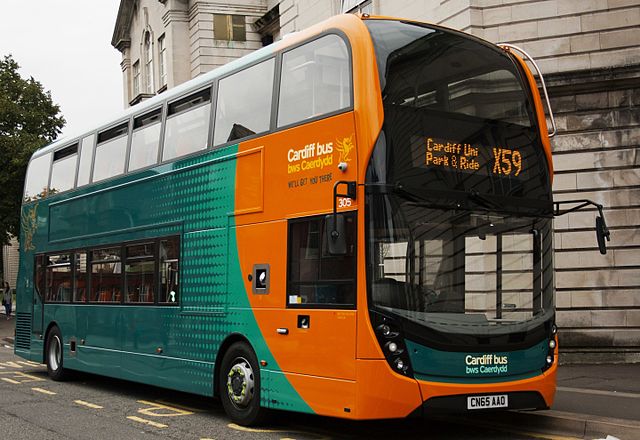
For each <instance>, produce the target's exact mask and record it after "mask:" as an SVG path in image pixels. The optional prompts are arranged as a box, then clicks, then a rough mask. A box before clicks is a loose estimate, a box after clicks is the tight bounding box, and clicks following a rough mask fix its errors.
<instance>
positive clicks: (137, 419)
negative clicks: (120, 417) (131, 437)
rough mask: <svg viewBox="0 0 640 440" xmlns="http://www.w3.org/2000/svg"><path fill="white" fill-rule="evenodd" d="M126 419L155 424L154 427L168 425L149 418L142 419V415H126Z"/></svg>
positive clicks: (165, 426)
mask: <svg viewBox="0 0 640 440" xmlns="http://www.w3.org/2000/svg"><path fill="white" fill-rule="evenodd" d="M127 419H129V420H133V421H134V422H138V423H144V424H145V425H150V426H155V427H156V428H167V427H168V426H169V425H163V424H162V423H158V422H153V421H151V420H147V419H143V418H142V417H136V416H127Z"/></svg>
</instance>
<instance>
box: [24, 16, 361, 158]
mask: <svg viewBox="0 0 640 440" xmlns="http://www.w3.org/2000/svg"><path fill="white" fill-rule="evenodd" d="M353 20H358V21H360V20H361V17H360V16H358V15H355V14H342V15H336V16H333V17H330V18H328V19H326V20H324V21H322V22H320V23H318V24H316V25H313V26H311V27H309V28H307V29H305V30H303V31H298V32H293V33H291V34H287V35H285V37H284V38H283V39H281V40H279V41H277V42H274V43H273V44H271V45H269V46H265V47H262V48H260V49H257V50H256V51H254V52H251V53H249V54H247V55H245V56H243V57H241V58H238V59H236V60H233V61H231V62H229V63H227V64H225V65H223V66H220V67H218V68H216V69H213V70H211V71H209V72H207V73H204V74H202V75H200V76H198V77H196V78H193V79H191V80H189V81H186V82H184V83H182V84H179V85H177V86H175V87H173V88H171V89H169V90H167V91H166V92H164V93H161V94H158V95H155V96H154V97H152V98H149V99H147V100H145V101H143V102H141V103H139V104H137V105H134V106H132V107H129V108H127V109H125V110H123V111H122V112H121V113H120V114H119V115H117V116H112V117H110V118H109V119H107V120H106V121H103V123H101V124H96V125H94V126H93V127H92V128H91V129H86V128H84V127H83V128H84V129H82V130H79V131H73V132H71V133H70V134H68V135H66V136H63V137H61V138H59V139H57V140H55V141H54V142H52V143H51V144H48V145H46V146H44V147H42V148H40V149H39V150H37V151H36V152H35V153H33V155H32V157H31V159H32V160H33V159H34V158H36V157H39V156H42V155H44V154H47V153H49V152H51V151H54V150H56V149H57V148H58V147H60V146H63V145H67V144H69V143H72V142H73V141H76V140H78V139H81V138H82V137H84V136H88V135H90V134H91V133H94V132H95V131H96V130H98V131H99V130H101V129H104V128H107V127H109V126H111V125H113V124H116V123H118V122H122V121H123V120H125V119H128V118H130V117H131V116H132V115H137V114H141V113H144V112H145V111H146V110H149V109H152V108H153V107H156V106H159V105H160V104H162V103H164V102H165V101H171V100H174V99H176V98H178V97H181V96H183V95H186V94H188V93H190V92H192V91H196V90H198V89H199V88H201V87H203V86H204V85H206V84H208V83H211V82H213V81H214V80H215V79H217V78H220V77H223V76H225V75H227V74H229V73H231V72H233V71H236V70H242V69H243V68H244V67H246V66H249V65H251V64H253V63H256V62H258V61H261V60H264V59H267V58H269V57H270V56H273V55H274V54H275V53H276V52H278V51H282V50H284V49H286V48H287V47H289V46H293V45H296V44H297V43H299V42H301V41H303V40H306V39H308V38H310V37H313V36H314V35H318V34H320V33H322V32H323V31H325V30H327V29H330V28H334V29H336V28H337V29H343V28H344V26H342V25H341V23H345V22H348V21H353Z"/></svg>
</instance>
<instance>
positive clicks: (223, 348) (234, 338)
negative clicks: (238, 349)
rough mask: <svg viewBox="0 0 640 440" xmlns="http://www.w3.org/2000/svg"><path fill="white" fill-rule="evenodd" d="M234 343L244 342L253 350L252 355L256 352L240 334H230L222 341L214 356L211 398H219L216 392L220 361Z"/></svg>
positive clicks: (217, 391)
mask: <svg viewBox="0 0 640 440" xmlns="http://www.w3.org/2000/svg"><path fill="white" fill-rule="evenodd" d="M236 342H244V343H246V344H247V345H248V346H249V347H250V348H251V350H253V352H254V353H255V352H256V350H255V349H254V348H253V345H251V342H249V339H248V338H247V337H246V336H245V335H243V334H240V333H232V334H230V335H229V336H227V337H226V338H225V340H224V341H222V344H220V348H219V349H218V353H217V354H216V360H215V363H214V369H213V396H214V397H217V396H219V394H218V393H219V391H220V390H218V379H219V374H220V366H221V364H222V359H223V358H224V354H225V353H226V352H227V350H228V349H229V347H231V346H232V345H233V344H235V343H236Z"/></svg>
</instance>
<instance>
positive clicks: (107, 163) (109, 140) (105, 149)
mask: <svg viewBox="0 0 640 440" xmlns="http://www.w3.org/2000/svg"><path fill="white" fill-rule="evenodd" d="M128 132H129V123H128V122H123V123H122V124H119V125H116V126H115V127H112V128H110V129H108V130H105V131H103V132H100V133H98V145H97V146H96V159H95V165H94V166H93V181H94V182H99V181H100V180H104V179H108V178H109V177H114V176H118V175H120V174H122V173H123V172H124V162H125V158H126V150H127V133H128Z"/></svg>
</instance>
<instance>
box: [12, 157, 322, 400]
mask: <svg viewBox="0 0 640 440" xmlns="http://www.w3.org/2000/svg"><path fill="white" fill-rule="evenodd" d="M237 151H238V146H237V145H235V146H229V147H225V148H221V149H217V150H212V151H209V152H207V153H205V154H203V155H199V156H193V157H190V158H187V159H185V160H182V161H179V162H176V163H173V164H165V165H161V166H158V167H155V168H153V169H151V170H145V171H142V172H140V173H136V174H133V175H129V176H123V177H119V178H115V179H112V180H110V181H107V182H103V183H101V184H99V185H94V186H90V187H86V188H81V189H79V190H76V191H72V192H69V193H63V194H60V195H54V196H51V197H50V198H48V199H45V200H41V201H40V202H38V204H37V205H27V206H25V207H24V208H23V212H24V213H25V216H27V217H28V218H31V219H33V220H32V221H31V220H30V221H31V223H32V227H31V229H30V231H31V234H32V243H33V244H34V246H33V247H34V248H37V249H38V252H52V251H59V250H66V249H73V248H83V247H93V246H101V245H108V244H113V243H119V242H124V241H130V240H140V239H145V238H155V237H160V236H167V235H172V234H180V235H181V245H182V254H181V255H182V258H181V261H180V271H181V272H180V277H181V278H180V279H181V290H182V292H181V295H180V306H179V307H173V306H169V307H163V306H130V305H125V306H123V305H110V306H106V305H105V306H97V305H80V306H74V307H69V306H59V305H55V304H47V305H45V314H46V315H47V320H46V321H45V323H48V322H50V321H51V320H52V319H58V320H60V321H61V322H64V324H62V332H63V339H64V340H65V343H68V340H69V338H70V337H72V336H73V337H76V339H77V340H78V341H81V340H83V339H84V340H85V344H80V342H79V343H78V344H79V345H78V353H77V355H76V357H75V358H74V359H73V360H72V361H70V366H72V367H73V368H78V369H82V370H85V371H90V372H93V373H97V374H103V375H106V376H111V377H122V378H124V379H128V380H133V381H138V382H142V383H147V384H152V385H157V386H162V387H165V388H170V389H177V390H183V391H188V392H193V393H197V394H203V395H211V393H212V388H213V387H212V385H213V373H214V365H215V362H216V358H217V354H218V349H219V347H220V345H221V344H222V342H223V341H224V340H225V338H227V337H228V336H229V335H232V334H241V335H243V336H244V337H246V338H247V339H248V340H249V342H250V343H251V345H252V346H253V347H254V349H255V351H256V353H257V355H258V358H259V359H264V360H266V361H267V362H268V365H269V369H270V370H269V371H264V373H263V376H264V377H265V380H264V382H263V386H262V388H263V393H264V396H263V404H265V405H267V406H271V407H275V408H282V409H289V410H295V411H303V412H312V409H311V408H310V407H309V405H307V404H306V402H304V400H303V399H302V398H301V397H300V396H299V394H298V393H297V392H296V391H295V389H294V388H293V386H292V385H291V384H290V383H289V381H288V380H287V378H286V376H285V375H284V374H282V373H281V372H280V367H279V366H278V364H277V362H276V361H275V358H274V357H273V355H272V354H271V351H270V350H269V347H268V346H267V344H266V342H265V339H264V337H263V336H262V333H261V331H260V328H259V326H258V323H257V321H256V319H255V316H254V313H253V311H252V309H251V305H250V303H249V298H248V292H247V291H246V289H245V283H244V277H243V274H242V273H241V271H240V262H239V260H238V258H239V257H238V249H237V240H236V235H235V234H236V229H235V223H234V217H233V212H234V202H235V177H236V160H235V158H234V154H235V153H236V152H237ZM23 257H26V258H23V260H26V262H25V263H24V264H23V265H22V266H21V275H20V278H21V281H20V284H19V286H21V288H22V289H23V290H22V292H24V294H23V296H21V297H26V298H30V295H32V293H33V285H32V284H33V280H32V276H33V275H32V274H33V252H26V253H24V254H23ZM29 303H31V301H25V302H24V303H23V304H22V307H26V306H25V304H27V305H28V304H29ZM19 306H20V304H19ZM68 309H72V310H75V311H76V314H75V315H71V314H69V315H68V316H67V315H65V313H67V312H65V311H64V310H68ZM45 325H46V324H45ZM38 342H39V341H38V340H37V339H34V338H32V341H31V343H32V344H31V347H32V351H31V353H33V354H34V356H37V355H40V356H41V353H42V343H39V344H38ZM67 354H68V353H67ZM267 396H268V397H267Z"/></svg>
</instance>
